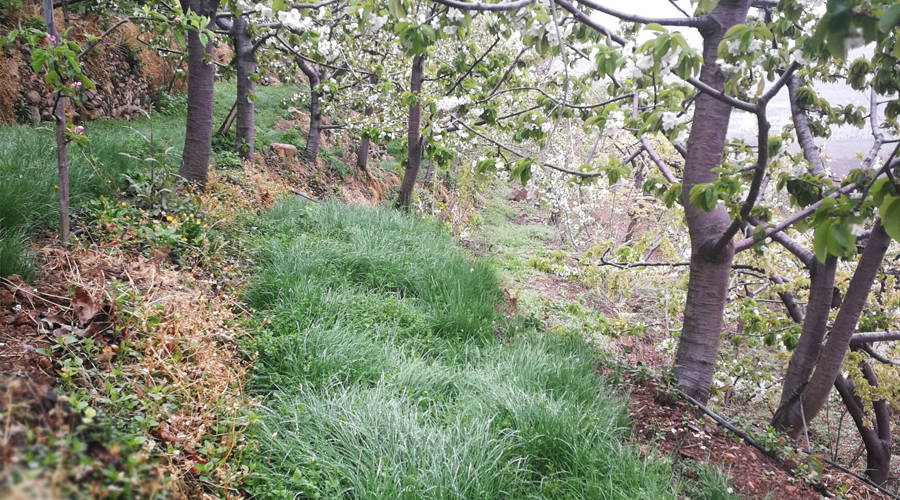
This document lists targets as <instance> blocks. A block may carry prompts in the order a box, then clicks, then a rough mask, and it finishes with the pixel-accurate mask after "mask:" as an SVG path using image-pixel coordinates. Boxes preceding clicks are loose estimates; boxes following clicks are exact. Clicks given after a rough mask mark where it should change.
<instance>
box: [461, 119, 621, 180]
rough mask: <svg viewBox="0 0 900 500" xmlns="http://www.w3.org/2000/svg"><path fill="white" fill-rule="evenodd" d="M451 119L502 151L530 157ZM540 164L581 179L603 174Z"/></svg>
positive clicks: (521, 156)
mask: <svg viewBox="0 0 900 500" xmlns="http://www.w3.org/2000/svg"><path fill="white" fill-rule="evenodd" d="M453 121H455V122H456V123H458V124H459V125H462V126H463V128H465V129H466V130H468V131H469V132H472V133H473V134H475V135H477V136H478V137H480V138H482V139H484V140H486V141H488V142H490V143H491V144H493V145H495V146H497V147H498V148H500V149H503V150H504V151H508V152H509V153H511V154H513V155H515V156H517V157H519V158H531V157H530V156H526V155H524V154H522V153H520V152H518V151H516V150H515V149H513V148H511V147H509V146H507V145H505V144H503V143H501V142H498V141H496V140H494V139H492V138H490V137H488V136H486V135H484V134H482V133H481V132H479V131H477V130H475V129H474V128H472V127H470V126H469V125H467V124H466V123H465V122H463V121H461V120H460V119H458V118H454V119H453ZM541 165H542V166H544V167H547V168H551V169H553V170H556V171H559V172H563V173H565V174H569V175H574V176H576V177H581V178H582V179H590V178H593V177H600V176H602V175H603V172H579V171H577V170H570V169H568V168H564V167H560V166H557V165H553V164H551V163H547V162H542V163H541Z"/></svg>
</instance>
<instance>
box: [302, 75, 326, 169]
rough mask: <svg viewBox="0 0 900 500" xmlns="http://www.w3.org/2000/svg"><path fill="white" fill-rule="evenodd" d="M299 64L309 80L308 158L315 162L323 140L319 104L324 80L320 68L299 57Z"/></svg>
mask: <svg viewBox="0 0 900 500" xmlns="http://www.w3.org/2000/svg"><path fill="white" fill-rule="evenodd" d="M297 65H298V66H300V70H301V71H303V74H304V75H306V79H307V80H309V134H307V136H306V159H307V160H308V161H309V162H310V163H315V162H316V157H317V156H318V155H319V144H320V143H321V141H322V137H321V136H322V110H321V108H320V106H319V98H320V97H321V96H320V95H319V94H320V91H319V84H320V83H321V82H322V74H321V72H320V71H319V68H317V67H316V66H314V65H313V64H310V63H308V62H306V61H304V60H303V59H300V58H298V59H297Z"/></svg>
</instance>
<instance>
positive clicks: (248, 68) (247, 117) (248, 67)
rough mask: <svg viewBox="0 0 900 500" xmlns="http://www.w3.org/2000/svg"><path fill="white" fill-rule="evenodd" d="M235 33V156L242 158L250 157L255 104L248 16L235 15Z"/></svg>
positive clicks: (254, 68) (251, 41)
mask: <svg viewBox="0 0 900 500" xmlns="http://www.w3.org/2000/svg"><path fill="white" fill-rule="evenodd" d="M232 36H233V37H234V50H235V62H236V66H237V117H236V119H237V127H236V130H235V137H234V147H235V151H236V152H237V154H238V156H240V157H241V158H242V159H244V160H251V161H252V160H253V152H254V141H255V137H254V134H255V131H254V123H255V119H256V118H255V114H256V105H255V103H254V101H253V98H254V95H253V94H254V92H255V91H256V84H255V83H254V82H253V80H252V78H251V75H253V73H255V72H256V53H255V51H254V50H253V40H251V39H250V33H248V32H247V20H246V19H245V18H244V17H243V16H237V17H236V18H235V19H234V24H233V25H232Z"/></svg>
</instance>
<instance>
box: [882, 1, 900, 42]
mask: <svg viewBox="0 0 900 500" xmlns="http://www.w3.org/2000/svg"><path fill="white" fill-rule="evenodd" d="M898 24H900V3H898V4H896V5H894V6H893V7H891V8H890V9H888V10H886V11H884V14H882V15H881V21H878V29H880V30H881V31H883V32H884V33H890V32H891V30H892V29H894V26H897V25H898ZM895 43H896V42H895Z"/></svg>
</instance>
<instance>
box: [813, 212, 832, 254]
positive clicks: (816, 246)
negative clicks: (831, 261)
mask: <svg viewBox="0 0 900 500" xmlns="http://www.w3.org/2000/svg"><path fill="white" fill-rule="evenodd" d="M831 223H832V221H830V220H826V221H825V222H823V223H821V224H819V225H818V226H816V230H815V232H814V233H813V250H814V251H815V253H816V259H818V261H819V262H821V263H822V264H824V263H825V259H827V258H828V233H829V231H830V228H831Z"/></svg>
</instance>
